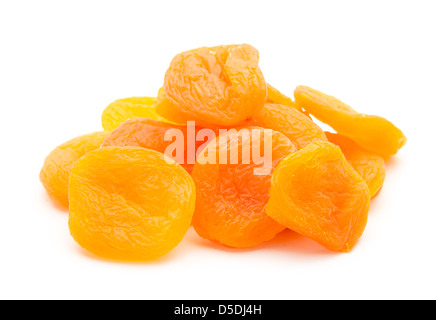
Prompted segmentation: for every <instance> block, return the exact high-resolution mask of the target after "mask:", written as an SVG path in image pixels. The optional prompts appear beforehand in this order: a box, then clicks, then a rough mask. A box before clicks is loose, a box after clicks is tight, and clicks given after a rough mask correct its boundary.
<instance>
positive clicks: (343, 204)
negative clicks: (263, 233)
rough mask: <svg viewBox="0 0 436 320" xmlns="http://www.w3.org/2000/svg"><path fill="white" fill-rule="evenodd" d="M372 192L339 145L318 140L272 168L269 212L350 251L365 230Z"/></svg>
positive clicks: (332, 247) (288, 224)
mask: <svg viewBox="0 0 436 320" xmlns="http://www.w3.org/2000/svg"><path fill="white" fill-rule="evenodd" d="M369 202H370V195H369V190H368V186H367V185H366V182H365V181H364V180H363V179H362V177H361V176H360V175H359V174H358V173H357V172H356V171H355V170H354V169H353V168H352V167H351V165H350V164H349V163H348V162H347V160H346V159H345V157H344V155H343V154H342V152H341V149H340V148H339V147H337V146H335V145H334V144H332V143H330V142H325V141H317V142H313V143H311V144H309V145H308V146H307V147H305V148H303V149H301V150H299V151H297V152H295V153H293V154H291V155H290V156H288V157H287V158H286V159H284V160H283V161H282V162H281V163H280V164H279V165H278V166H277V168H276V169H275V170H274V173H273V176H272V180H271V192H270V200H269V202H268V204H267V206H266V213H267V214H268V215H269V216H270V217H272V218H273V219H274V220H276V221H277V222H278V223H280V224H282V225H284V226H286V227H288V228H289V229H291V230H293V231H296V232H298V233H300V234H302V235H304V236H307V237H309V238H311V239H313V240H315V241H317V242H318V243H320V244H321V245H323V246H324V247H326V248H328V249H330V250H333V251H349V250H351V248H352V247H353V246H354V244H355V243H356V241H357V240H358V239H359V238H360V237H361V235H362V233H363V231H364V230H365V226H366V222H367V218H368V209H369Z"/></svg>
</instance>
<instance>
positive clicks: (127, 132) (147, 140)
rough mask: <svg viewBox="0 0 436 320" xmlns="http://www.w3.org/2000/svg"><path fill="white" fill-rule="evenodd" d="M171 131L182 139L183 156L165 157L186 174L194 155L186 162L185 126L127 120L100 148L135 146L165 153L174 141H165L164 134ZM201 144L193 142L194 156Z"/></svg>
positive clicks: (172, 155)
mask: <svg viewBox="0 0 436 320" xmlns="http://www.w3.org/2000/svg"><path fill="white" fill-rule="evenodd" d="M172 129H174V130H178V132H179V133H181V135H180V138H181V139H183V154H182V155H180V154H176V153H175V154H167V156H170V157H172V158H173V159H174V160H176V161H178V162H179V163H180V164H181V165H182V166H183V167H184V168H185V169H186V170H187V171H188V172H191V171H192V169H193V167H194V164H195V155H194V159H193V160H192V161H187V160H188V155H189V154H188V142H187V139H188V134H187V126H182V125H176V124H172V123H168V122H161V121H156V120H152V119H146V118H139V119H132V120H127V121H125V122H124V123H123V124H122V125H120V126H119V127H118V128H116V129H115V130H114V131H112V133H111V134H110V135H109V136H107V137H106V139H105V140H104V141H103V143H102V147H108V146H120V147H123V146H136V147H142V148H147V149H151V150H155V151H159V152H161V153H166V150H167V148H168V147H169V146H170V145H171V144H172V143H173V142H174V141H173V140H171V139H165V134H166V133H167V132H169V130H172ZM195 130H196V132H198V131H199V130H201V128H200V127H196V128H195ZM196 132H194V135H196ZM203 143H204V142H202V141H195V154H196V152H197V149H198V148H199V147H200V146H201V145H203ZM174 152H177V150H174Z"/></svg>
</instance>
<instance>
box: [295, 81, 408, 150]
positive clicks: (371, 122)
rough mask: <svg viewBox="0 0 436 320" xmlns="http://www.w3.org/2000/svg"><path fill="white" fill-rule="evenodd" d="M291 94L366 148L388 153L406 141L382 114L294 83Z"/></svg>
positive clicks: (325, 121)
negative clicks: (367, 112)
mask: <svg viewBox="0 0 436 320" xmlns="http://www.w3.org/2000/svg"><path fill="white" fill-rule="evenodd" d="M294 95H295V101H296V102H297V103H298V104H299V105H300V106H302V107H303V108H304V109H305V110H307V111H308V112H309V113H310V114H312V115H313V116H314V117H316V118H317V119H319V120H320V121H322V122H324V123H326V124H328V125H330V126H331V127H332V128H333V129H335V130H336V131H337V132H338V133H339V134H341V135H344V136H346V137H348V138H350V139H352V140H353V141H354V142H356V143H357V144H358V145H359V146H361V147H362V148H364V149H366V150H368V151H371V152H374V153H376V154H378V155H381V156H383V157H389V156H391V155H394V154H396V153H397V151H398V150H399V149H400V148H401V147H403V146H404V145H405V144H406V141H407V139H406V137H405V136H404V134H403V133H402V132H401V130H400V129H398V128H397V127H396V126H395V125H393V124H392V123H391V122H390V121H388V120H386V119H384V118H382V117H379V116H372V115H365V114H362V113H358V112H357V111H355V110H353V109H352V108H351V107H350V106H349V105H347V104H345V103H343V102H342V101H340V100H339V99H336V98H335V97H332V96H329V95H327V94H325V93H322V92H320V91H317V90H314V89H312V88H309V87H305V86H299V87H297V88H296V89H295V91H294Z"/></svg>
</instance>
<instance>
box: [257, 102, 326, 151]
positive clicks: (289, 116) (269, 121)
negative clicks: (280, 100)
mask: <svg viewBox="0 0 436 320" xmlns="http://www.w3.org/2000/svg"><path fill="white" fill-rule="evenodd" d="M252 123H253V124H255V125H257V126H260V127H264V128H269V129H273V130H275V131H278V132H281V133H283V134H284V135H285V136H286V137H288V138H289V139H290V140H291V141H292V142H293V143H294V144H295V146H296V147H297V149H301V148H303V147H305V146H307V145H308V144H309V143H311V142H313V141H316V140H322V141H327V138H326V136H325V134H324V131H323V130H322V129H321V128H320V127H319V126H318V125H316V124H315V123H314V122H313V121H312V120H311V119H309V118H308V117H307V116H306V115H305V114H303V113H301V112H300V111H298V110H297V109H295V108H293V107H289V106H287V105H281V104H272V103H266V104H265V105H264V106H263V108H262V109H261V110H260V112H258V113H257V114H255V115H254V116H253V118H252Z"/></svg>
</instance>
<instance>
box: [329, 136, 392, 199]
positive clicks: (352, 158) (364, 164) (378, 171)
mask: <svg viewBox="0 0 436 320" xmlns="http://www.w3.org/2000/svg"><path fill="white" fill-rule="evenodd" d="M325 134H326V136H327V138H328V140H329V141H330V142H331V143H334V144H335V145H337V146H339V147H340V148H341V150H342V153H343V154H344V155H345V158H346V159H347V161H348V162H349V163H350V164H351V166H352V167H353V168H354V170H356V171H357V173H358V174H360V176H361V177H362V178H363V180H365V181H366V184H367V185H368V188H369V193H370V195H371V197H374V196H375V195H376V194H377V193H378V192H379V191H380V189H381V188H382V186H383V182H384V180H385V176H386V168H385V161H384V159H383V158H382V157H380V156H378V155H376V154H373V153H370V152H368V151H366V150H364V149H362V148H361V147H359V146H358V145H357V144H356V143H354V142H353V141H352V140H351V139H348V138H347V137H344V136H342V135H340V134H335V133H330V132H326V133H325Z"/></svg>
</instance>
